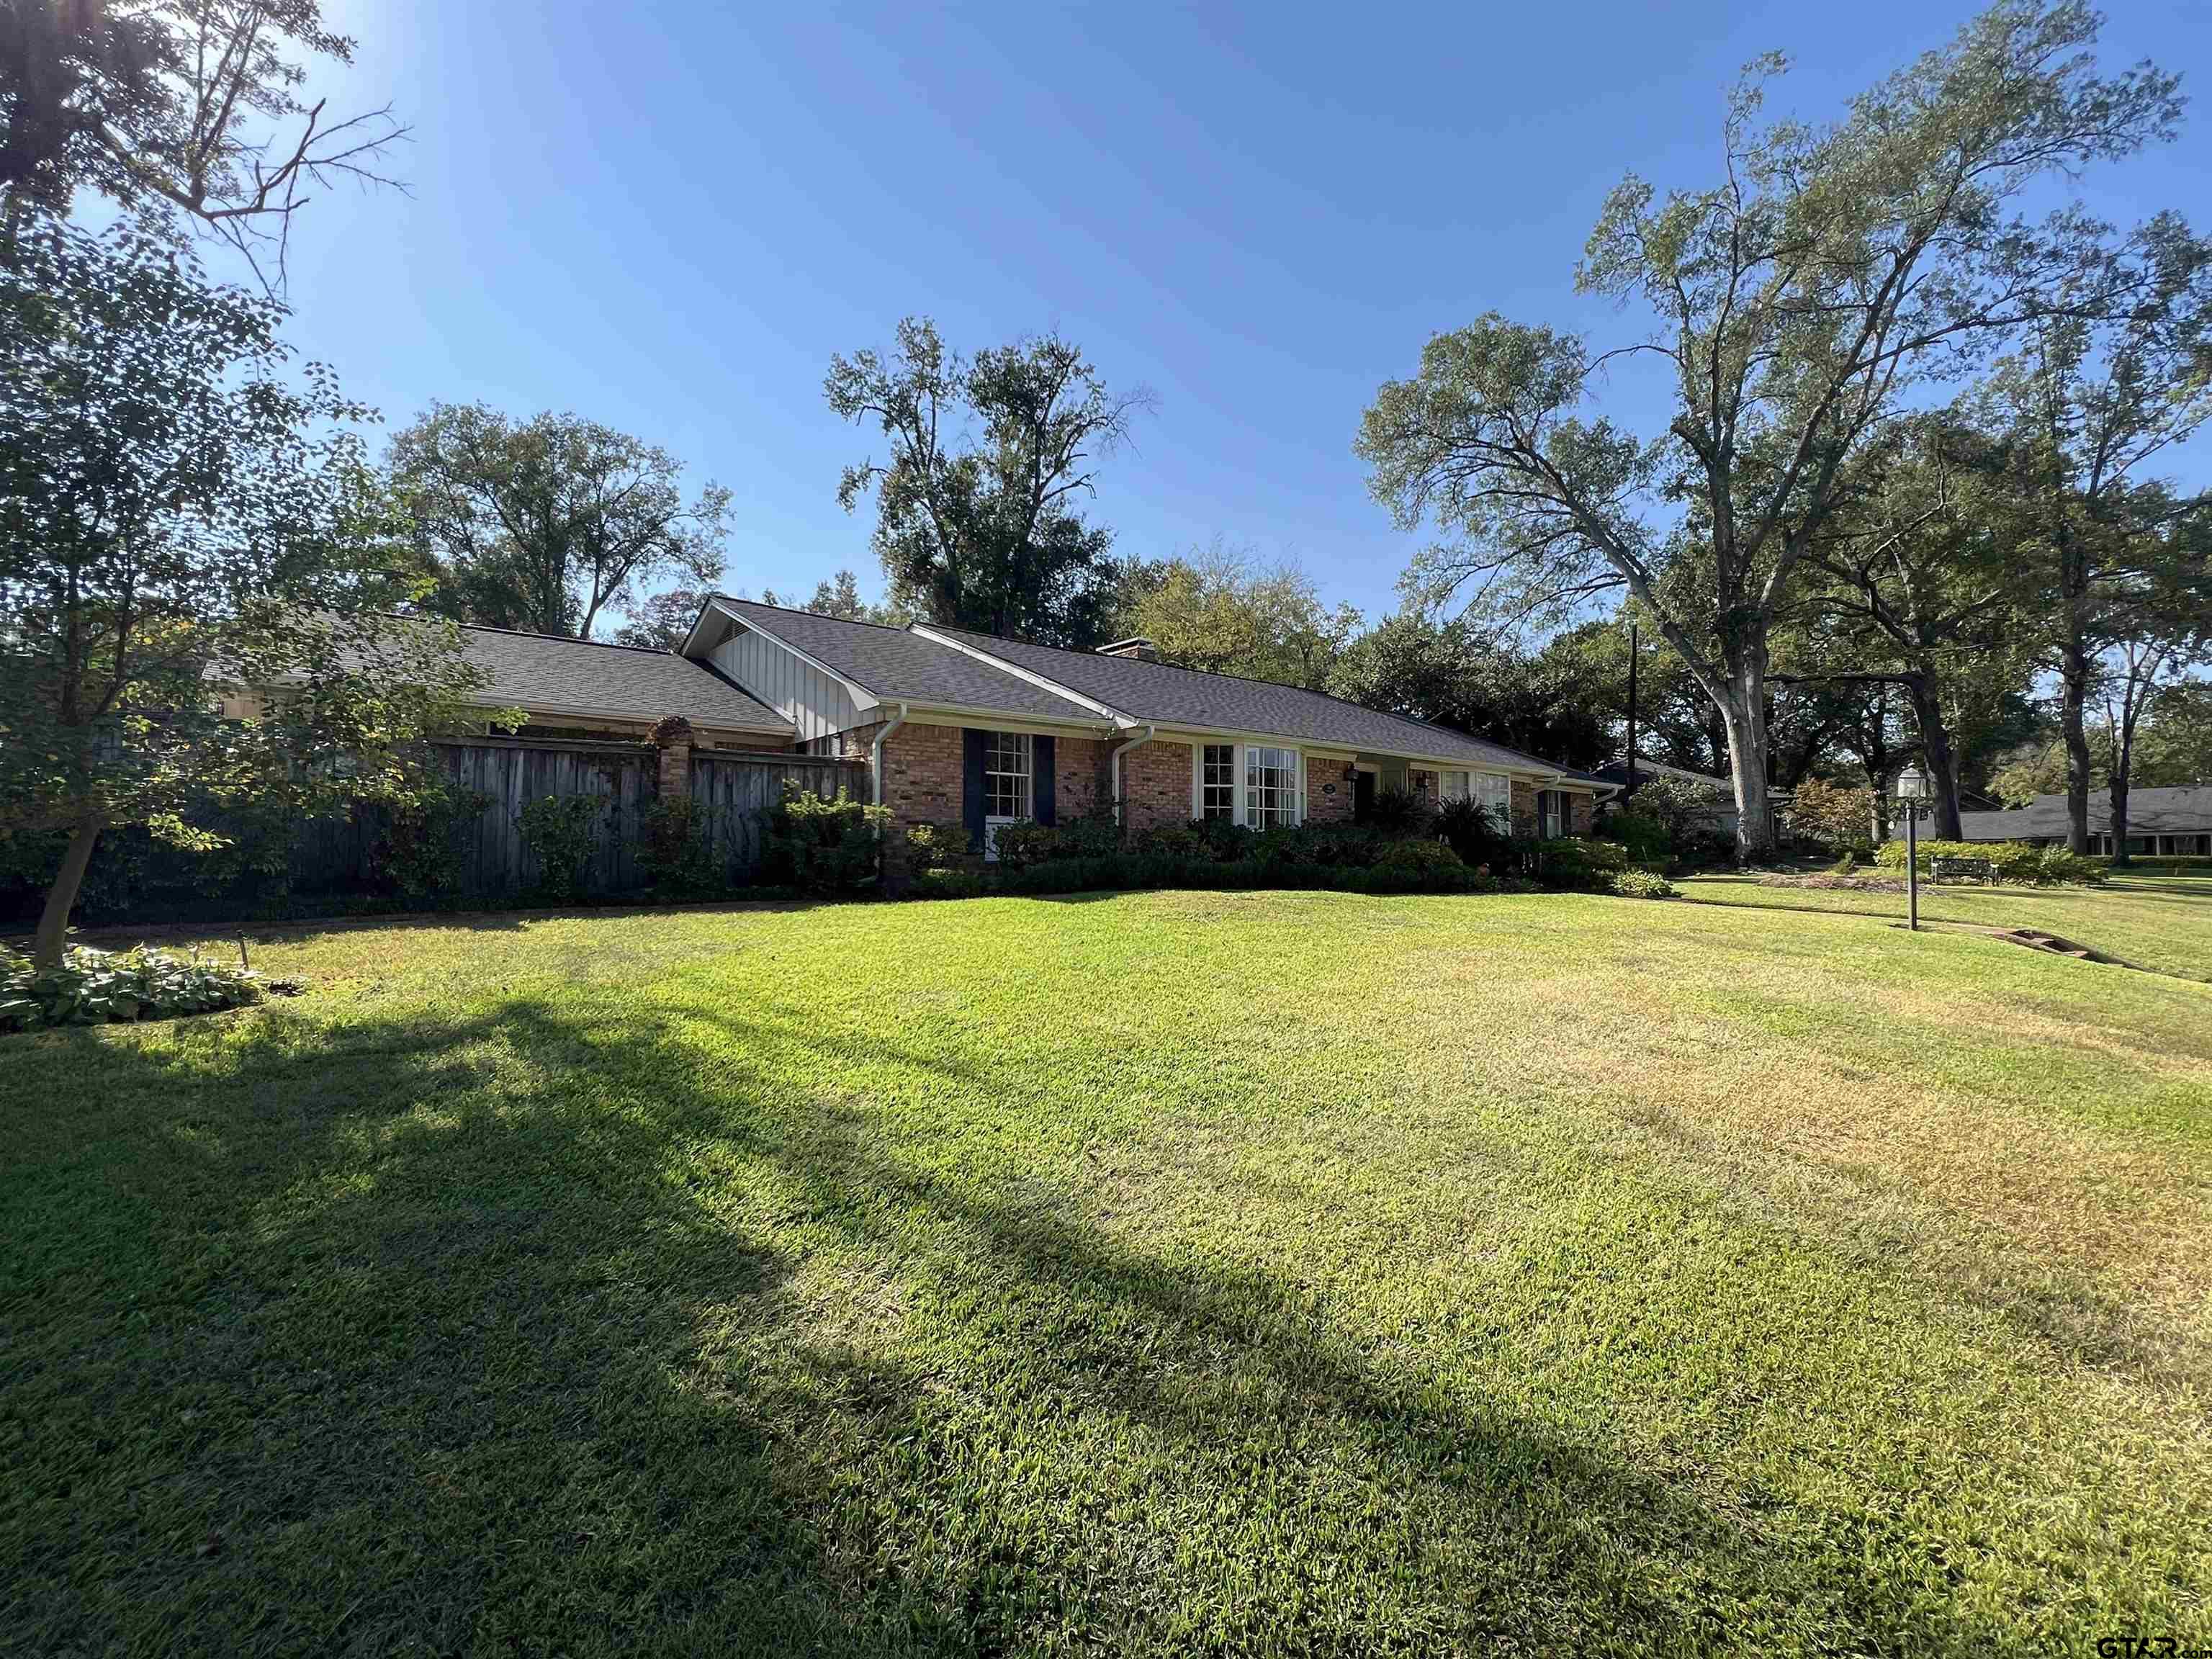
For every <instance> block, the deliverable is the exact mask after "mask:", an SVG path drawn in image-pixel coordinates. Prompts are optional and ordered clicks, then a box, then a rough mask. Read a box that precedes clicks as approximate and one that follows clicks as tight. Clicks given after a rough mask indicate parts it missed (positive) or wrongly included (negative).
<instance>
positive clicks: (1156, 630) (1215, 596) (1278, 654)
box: [1115, 540, 1360, 691]
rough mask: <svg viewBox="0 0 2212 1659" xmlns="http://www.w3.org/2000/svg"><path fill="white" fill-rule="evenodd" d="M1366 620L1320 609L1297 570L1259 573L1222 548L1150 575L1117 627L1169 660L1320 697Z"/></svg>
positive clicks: (1348, 610)
mask: <svg viewBox="0 0 2212 1659" xmlns="http://www.w3.org/2000/svg"><path fill="white" fill-rule="evenodd" d="M1359 625H1360V617H1359V612H1358V611H1356V610H1354V609H1353V608H1352V606H1350V605H1337V606H1336V607H1335V608H1334V610H1332V609H1330V608H1329V607H1328V605H1325V604H1323V603H1322V597H1321V590H1320V589H1319V588H1318V587H1316V586H1315V585H1314V580H1313V578H1312V577H1311V576H1310V575H1308V574H1306V573H1305V572H1304V570H1302V569H1300V568H1298V567H1297V565H1296V564H1294V563H1290V562H1284V563H1279V564H1274V565H1262V564H1261V563H1259V562H1257V560H1255V558H1254V556H1252V554H1251V553H1250V552H1249V550H1235V549H1231V548H1230V547H1228V546H1226V545H1225V544H1223V543H1222V542H1220V541H1218V540H1217V541H1215V542H1214V543H1213V544H1212V546H1210V547H1206V548H1194V549H1193V550H1191V552H1190V553H1189V554H1188V555H1187V556H1184V557H1182V558H1179V559H1170V560H1166V561H1164V562H1162V563H1160V564H1158V565H1156V566H1153V567H1151V568H1149V569H1148V570H1147V572H1146V579H1145V580H1143V581H1142V582H1141V583H1140V584H1137V585H1136V591H1135V592H1133V593H1132V595H1131V596H1130V599H1129V600H1128V603H1127V605H1125V606H1124V608H1123V610H1122V611H1121V616H1120V618H1119V620H1118V621H1117V623H1116V624H1115V631H1116V632H1118V633H1121V634H1123V635H1144V636H1145V637H1146V638H1148V639H1150V640H1151V641H1152V642H1153V643H1154V644H1155V645H1157V646H1158V647H1159V651H1160V655H1161V656H1162V657H1163V658H1164V659H1165V660H1167V661H1169V662H1171V663H1178V664H1180V665H1182V666H1183V667H1185V668H1202V669H1205V670H1207V671H1210V672H1212V673H1217V674H1242V675H1243V676H1245V677H1246V678H1249V679H1255V680H1273V681H1274V682H1276V683H1277V684H1281V685H1301V686H1304V687H1305V688H1306V689H1307V690H1312V691H1318V690H1321V689H1322V687H1323V686H1325V685H1326V684H1328V678H1329V675H1330V673H1331V671H1333V670H1334V668H1335V666H1336V664H1337V660H1338V659H1339V658H1340V657H1341V656H1342V655H1343V654H1344V651H1345V647H1346V646H1347V645H1348V644H1350V642H1351V641H1352V638H1353V636H1354V635H1357V634H1358V632H1359Z"/></svg>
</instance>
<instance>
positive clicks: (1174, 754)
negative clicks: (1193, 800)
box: [1121, 739, 1191, 830]
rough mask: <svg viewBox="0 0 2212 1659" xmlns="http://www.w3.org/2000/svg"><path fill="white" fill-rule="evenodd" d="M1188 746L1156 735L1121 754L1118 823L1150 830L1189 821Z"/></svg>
mask: <svg viewBox="0 0 2212 1659" xmlns="http://www.w3.org/2000/svg"><path fill="white" fill-rule="evenodd" d="M1190 769H1191V749H1190V745H1189V744H1187V743H1165V742H1161V741H1159V740H1158V739H1155V740H1154V741H1152V742H1151V743H1148V744H1144V745H1143V746H1141V747H1140V748H1136V749H1132V750H1130V751H1129V752H1128V753H1127V754H1126V755H1124V756H1122V757H1121V799H1122V812H1121V827H1122V828H1123V829H1128V830H1138V829H1157V828H1158V827H1159V826H1160V825H1162V824H1173V823H1189V822H1190Z"/></svg>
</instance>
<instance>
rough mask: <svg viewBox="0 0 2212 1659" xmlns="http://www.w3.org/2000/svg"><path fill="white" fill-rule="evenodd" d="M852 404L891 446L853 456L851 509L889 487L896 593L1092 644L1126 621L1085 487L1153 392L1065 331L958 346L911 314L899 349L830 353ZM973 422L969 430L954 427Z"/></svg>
mask: <svg viewBox="0 0 2212 1659" xmlns="http://www.w3.org/2000/svg"><path fill="white" fill-rule="evenodd" d="M823 395H824V396H825V397H826V398H828V399H829V407H830V408H831V409H832V410H836V413H837V415H838V416H840V417H841V418H842V419H845V420H848V421H852V422H856V423H866V422H874V423H875V424H876V425H877V426H878V428H880V429H881V430H882V432H883V435H884V438H885V439H886V440H887V441H889V442H890V459H889V460H888V461H885V462H883V463H880V464H879V463H878V462H875V461H873V460H869V461H863V462H861V463H860V465H856V466H850V467H848V468H846V469H845V471H844V474H843V476H842V478H841V479H840V480H839V482H838V486H837V499H838V501H839V502H840V503H842V505H843V507H845V509H846V510H847V511H848V512H850V511H852V510H853V508H854V506H855V505H856V504H857V503H858V502H859V501H860V498H861V497H862V496H863V495H866V494H867V493H868V491H870V490H871V489H872V490H873V491H874V492H875V495H876V511H877V518H876V530H875V536H874V538H873V539H874V545H875V550H876V554H877V556H878V558H880V559H881V560H882V561H883V568H884V576H885V577H886V578H887V579H888V580H889V581H890V590H891V601H892V603H893V604H894V605H897V606H899V607H900V608H901V609H902V611H906V612H908V613H909V614H911V615H914V616H917V617H927V618H928V619H929V620H930V621H933V622H938V623H946V624H948V625H950V626H953V627H958V628H972V629H981V630H983V631H984V632H987V633H993V634H1000V635H1017V636H1019V637H1021V638H1024V639H1031V640H1036V641H1041V642H1042V643H1044V644H1048V645H1065V646H1072V647H1077V648H1084V647H1091V646H1094V645H1097V644H1100V643H1102V642H1103V641H1104V640H1105V639H1106V638H1107V637H1108V635H1109V630H1110V629H1111V627H1112V624H1113V620H1114V612H1115V603H1116V600H1117V598H1118V592H1117V580H1118V577H1119V574H1120V573H1119V571H1118V569H1117V568H1116V567H1115V562H1114V561H1113V559H1112V558H1111V556H1110V554H1111V551H1112V548H1113V540H1114V538H1113V532H1111V531H1109V530H1108V529H1107V528H1105V527H1104V526H1099V525H1091V524H1086V523H1085V521H1084V520H1083V519H1082V518H1081V517H1080V516H1079V514H1078V513H1077V512H1076V510H1075V503H1076V502H1077V501H1079V499H1080V498H1081V497H1083V496H1085V495H1091V494H1092V493H1093V491H1094V479H1095V477H1096V476H1097V475H1096V472H1095V471H1094V469H1095V467H1096V465H1097V462H1098V460H1100V459H1103V457H1105V456H1107V455H1109V454H1111V453H1113V452H1114V451H1115V449H1117V448H1118V447H1120V446H1121V443H1122V442H1123V441H1125V440H1126V439H1127V436H1128V435H1129V429H1130V426H1131V423H1132V422H1133V420H1134V418H1135V416H1137V414H1138V413H1139V412H1140V411H1141V410H1144V409H1146V408H1147V407H1149V404H1150V398H1149V396H1148V394H1146V393H1144V392H1137V393H1133V394H1129V395H1123V396H1116V395H1115V394H1114V393H1111V392H1109V391H1108V390H1107V389H1106V386H1105V385H1104V384H1103V382H1102V381H1101V380H1099V379H1098V376H1097V372H1096V371H1095V370H1093V368H1091V364H1090V362H1088V361H1087V360H1086V359H1085V357H1084V356H1083V353H1082V351H1081V349H1079V348H1078V347H1077V346H1076V345H1074V344H1073V343H1072V342H1070V341H1066V340H1063V339H1061V338H1060V337H1059V336H1058V335H1055V334H1048V335H1045V336H1043V337H1040V338H1034V339H1026V340H1020V341H1017V342H1016V343H1013V344H1012V345H1008V346H1001V347H998V348H995V349H990V350H986V351H981V352H978V353H977V354H976V355H975V358H974V359H973V360H972V361H971V360H969V359H967V358H963V357H962V356H960V355H959V354H958V353H957V352H954V351H949V350H947V349H945V345H944V343H943V342H942V341H941V340H939V337H938V333H937V327H936V325H935V324H933V323H932V322H931V321H929V319H927V318H914V317H909V318H908V319H906V320H905V321H903V322H902V323H901V324H900V325H898V338H897V343H896V345H895V346H894V347H893V348H892V349H891V350H890V352H889V353H888V354H881V353H878V352H875V351H872V350H871V351H859V352H855V353H854V355H853V356H850V357H844V356H837V357H833V358H832V359H831V360H830V364H829V375H828V377H827V378H826V379H825V380H824V381H823ZM960 434H964V435H966V436H965V438H964V439H963V438H962V437H959V436H956V435H960Z"/></svg>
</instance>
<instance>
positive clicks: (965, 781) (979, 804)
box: [960, 726, 984, 853]
mask: <svg viewBox="0 0 2212 1659" xmlns="http://www.w3.org/2000/svg"><path fill="white" fill-rule="evenodd" d="M960 738H961V744H960V747H961V751H962V754H963V760H962V762H961V767H960V813H961V817H963V818H964V819H965V820H966V821H967V824H968V850H969V852H971V853H980V852H981V851H982V850H983V738H984V733H982V732H978V731H976V730H975V728H974V727H972V726H971V727H969V728H968V729H967V730H965V731H963V732H961V734H960Z"/></svg>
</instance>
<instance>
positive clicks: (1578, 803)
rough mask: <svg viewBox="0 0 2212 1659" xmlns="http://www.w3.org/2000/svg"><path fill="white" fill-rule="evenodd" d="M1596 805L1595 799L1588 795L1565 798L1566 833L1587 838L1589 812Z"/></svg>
mask: <svg viewBox="0 0 2212 1659" xmlns="http://www.w3.org/2000/svg"><path fill="white" fill-rule="evenodd" d="M1595 805H1597V803H1596V800H1595V798H1593V797H1591V796H1589V795H1569V796H1568V797H1567V833H1568V834H1569V835H1571V836H1587V835H1588V834H1589V832H1590V812H1591V811H1592V810H1593V809H1594V808H1595Z"/></svg>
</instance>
